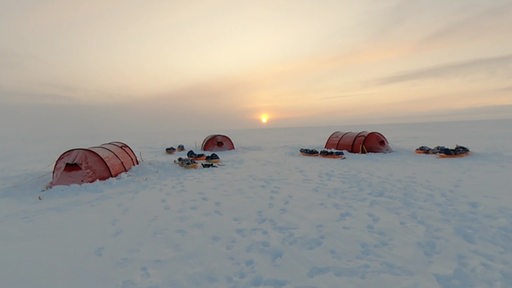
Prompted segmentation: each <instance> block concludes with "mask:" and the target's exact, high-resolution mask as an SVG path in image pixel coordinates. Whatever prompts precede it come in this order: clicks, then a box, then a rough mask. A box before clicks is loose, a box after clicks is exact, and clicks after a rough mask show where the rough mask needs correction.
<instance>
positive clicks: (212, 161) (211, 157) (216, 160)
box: [205, 153, 220, 163]
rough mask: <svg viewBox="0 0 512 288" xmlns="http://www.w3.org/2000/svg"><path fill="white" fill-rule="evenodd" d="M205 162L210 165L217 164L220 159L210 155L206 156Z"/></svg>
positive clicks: (213, 154)
mask: <svg viewBox="0 0 512 288" xmlns="http://www.w3.org/2000/svg"><path fill="white" fill-rule="evenodd" d="M205 160H206V162H210V163H219V162H220V157H219V155H217V154H215V153H212V154H211V155H208V156H206V158H205Z"/></svg>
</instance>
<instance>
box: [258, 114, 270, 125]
mask: <svg viewBox="0 0 512 288" xmlns="http://www.w3.org/2000/svg"><path fill="white" fill-rule="evenodd" d="M268 119H269V116H268V114H261V116H260V120H261V123H263V124H267V122H268Z"/></svg>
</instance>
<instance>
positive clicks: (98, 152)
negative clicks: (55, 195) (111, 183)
mask: <svg viewBox="0 0 512 288" xmlns="http://www.w3.org/2000/svg"><path fill="white" fill-rule="evenodd" d="M138 164H139V161H138V160H137V156H135V153H133V150H132V149H131V148H130V147H128V145H126V144H124V143H122V142H110V143H106V144H103V145H100V146H95V147H90V148H87V149H85V148H76V149H71V150H68V151H66V152H64V153H63V154H62V155H60V157H59V158H58V159H57V161H56V162H55V166H54V168H53V178H52V181H51V182H50V184H49V187H52V186H55V185H71V184H82V183H91V182H94V181H96V180H106V179H108V178H110V177H116V176H117V175H119V174H121V173H123V172H127V171H128V170H130V168H132V167H133V166H135V165H138Z"/></svg>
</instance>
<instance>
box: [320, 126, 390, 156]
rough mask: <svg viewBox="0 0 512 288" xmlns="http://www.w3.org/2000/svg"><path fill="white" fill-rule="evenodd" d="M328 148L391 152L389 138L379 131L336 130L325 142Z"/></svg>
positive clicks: (353, 151)
mask: <svg viewBox="0 0 512 288" xmlns="http://www.w3.org/2000/svg"><path fill="white" fill-rule="evenodd" d="M325 148H326V149H335V150H346V151H348V152H351V153H361V154H364V153H386V152H391V151H392V150H391V147H390V146H389V143H388V140H387V139H386V137H384V135H382V134H380V133H379V132H367V131H362V132H359V133H355V132H340V131H336V132H334V133H332V134H331V136H329V138H328V139H327V142H326V143H325Z"/></svg>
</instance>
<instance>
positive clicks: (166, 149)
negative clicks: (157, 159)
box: [165, 147, 176, 154]
mask: <svg viewBox="0 0 512 288" xmlns="http://www.w3.org/2000/svg"><path fill="white" fill-rule="evenodd" d="M165 152H166V153H167V154H174V152H176V148H174V147H167V148H165Z"/></svg>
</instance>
